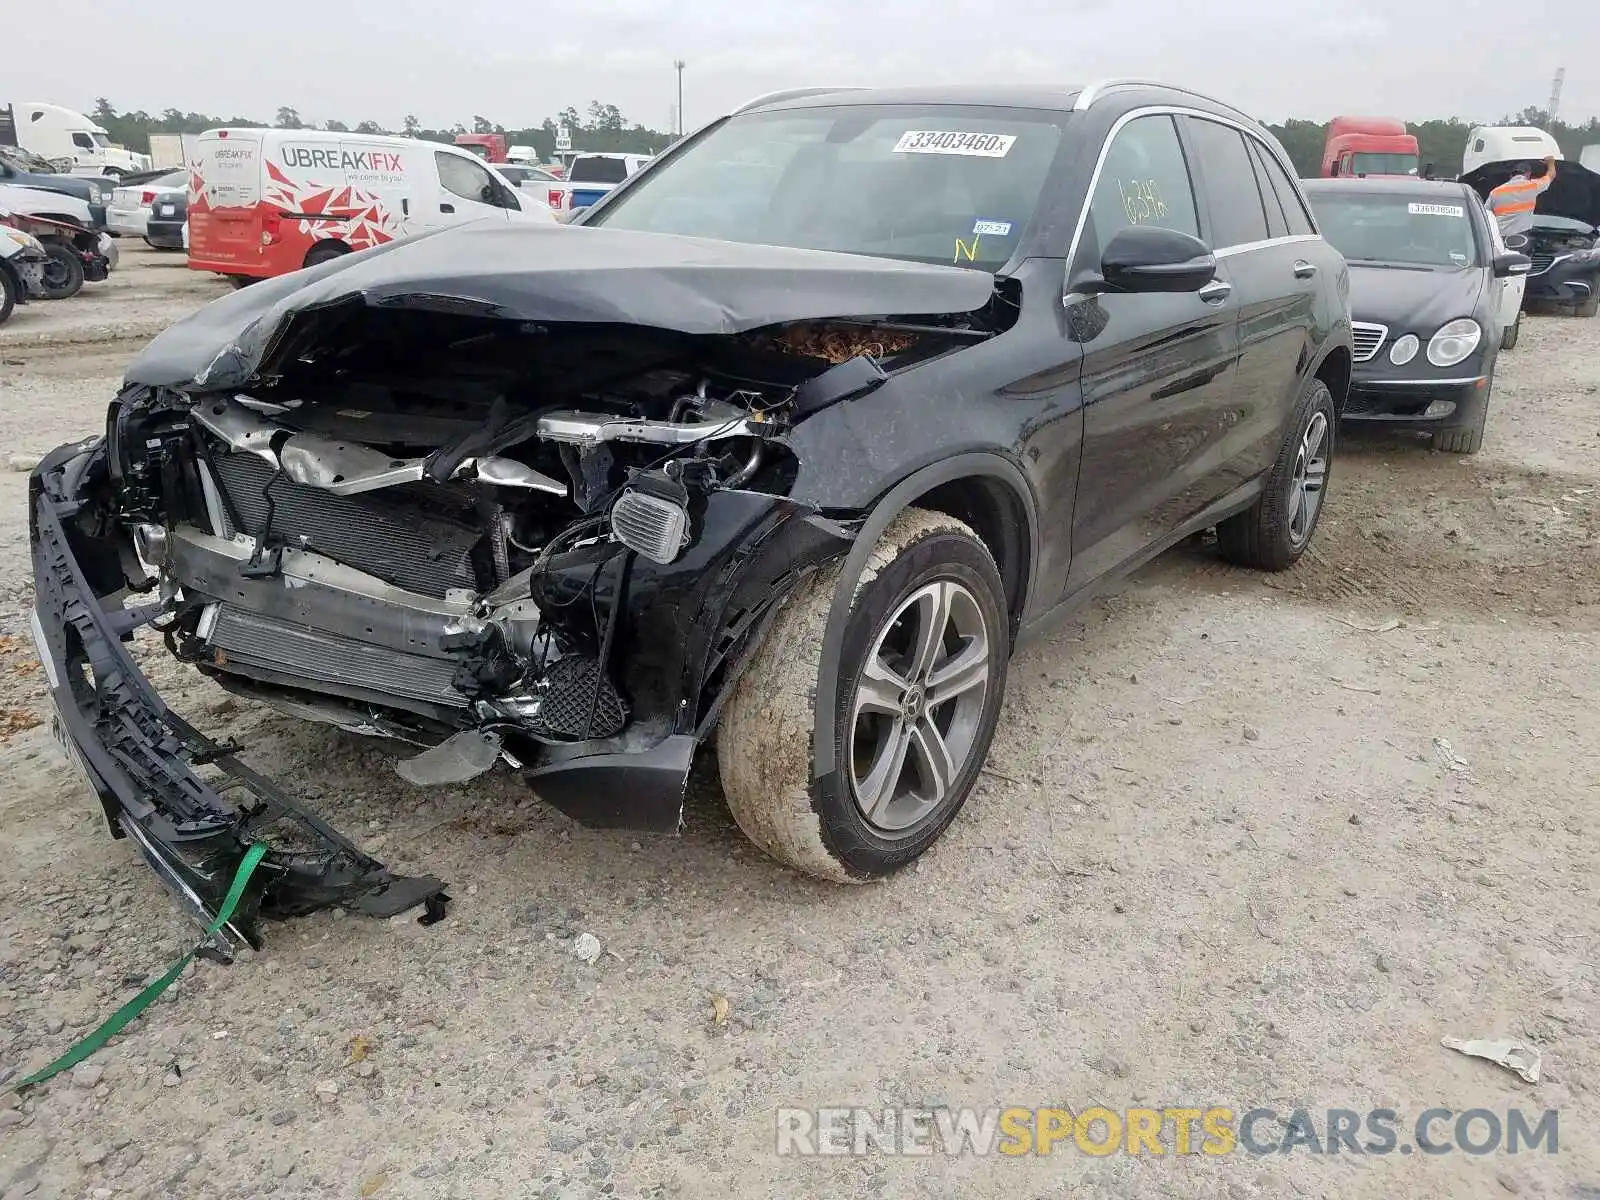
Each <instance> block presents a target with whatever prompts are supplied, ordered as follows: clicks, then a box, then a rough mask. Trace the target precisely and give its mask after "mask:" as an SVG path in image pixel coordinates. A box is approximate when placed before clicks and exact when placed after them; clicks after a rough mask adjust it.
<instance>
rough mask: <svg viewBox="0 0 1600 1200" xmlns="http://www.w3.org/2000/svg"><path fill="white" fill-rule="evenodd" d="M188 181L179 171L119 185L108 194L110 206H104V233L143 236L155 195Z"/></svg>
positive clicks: (184, 171) (185, 173) (185, 174)
mask: <svg viewBox="0 0 1600 1200" xmlns="http://www.w3.org/2000/svg"><path fill="white" fill-rule="evenodd" d="M188 182H189V172H188V171H186V170H184V169H182V168H178V169H176V170H171V171H162V172H160V173H159V174H156V175H152V176H145V177H141V178H139V179H135V180H133V181H131V182H128V181H125V182H123V183H122V184H121V185H120V186H119V187H117V188H116V190H115V191H113V192H112V193H111V203H110V204H108V205H107V206H106V230H107V232H109V233H113V234H116V235H118V236H119V237H144V236H145V226H146V225H147V224H148V223H149V221H150V206H151V205H152V204H154V203H155V199H156V196H157V195H158V194H159V193H161V192H165V191H170V190H171V189H173V188H184V187H187V186H188Z"/></svg>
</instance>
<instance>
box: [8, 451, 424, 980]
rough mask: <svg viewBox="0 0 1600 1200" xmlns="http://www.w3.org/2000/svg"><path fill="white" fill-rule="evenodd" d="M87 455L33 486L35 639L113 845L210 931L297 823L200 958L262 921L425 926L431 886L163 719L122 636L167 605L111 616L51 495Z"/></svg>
mask: <svg viewBox="0 0 1600 1200" xmlns="http://www.w3.org/2000/svg"><path fill="white" fill-rule="evenodd" d="M77 451H78V447H64V448H63V450H62V451H58V452H57V453H56V454H52V455H51V456H49V457H48V458H46V459H45V461H44V463H42V464H41V465H40V467H39V468H38V470H37V471H36V472H35V473H34V476H33V478H32V479H31V480H30V488H29V490H30V493H31V496H30V498H31V502H32V503H31V513H30V518H31V525H32V530H31V532H32V541H33V557H34V578H35V582H36V587H37V594H36V601H35V603H36V608H35V612H34V617H33V632H34V638H35V640H36V641H37V642H38V643H39V654H40V659H41V661H42V662H43V664H44V668H45V673H46V675H47V677H48V682H49V685H50V690H51V698H52V700H53V701H54V703H55V706H56V711H57V717H56V724H55V728H56V731H57V733H58V735H59V736H60V738H61V740H62V742H63V743H64V745H65V747H66V748H67V750H68V753H69V754H70V755H71V756H72V757H73V759H74V761H75V762H77V764H78V765H79V766H81V767H82V768H83V771H84V774H85V775H86V776H87V777H88V780H89V782H90V784H91V785H92V786H93V788H94V790H95V792H96V794H97V795H98V796H99V799H100V804H101V806H102V808H103V809H104V811H105V816H106V819H107V822H108V823H109V824H110V826H111V829H112V832H113V834H114V835H115V836H119V837H120V836H127V837H129V838H131V839H132V840H133V842H134V843H135V844H136V845H137V846H138V847H139V849H140V851H141V852H142V853H143V854H144V856H145V857H146V859H147V860H149V862H150V865H151V866H152V867H153V868H154V869H155V871H156V872H157V874H158V875H159V876H160V877H161V880H162V882H163V883H164V884H166V885H167V887H168V888H169V889H170V890H171V891H172V893H173V894H174V896H175V897H176V898H177V899H178V901H179V902H180V903H181V904H182V905H183V906H184V908H185V909H187V910H188V912H189V914H190V916H191V917H193V918H194V920H195V921H197V922H198V923H199V924H200V925H201V926H202V927H205V926H207V925H209V924H211V923H212V922H213V921H214V920H215V918H216V915H217V910H218V906H219V905H220V904H221V902H222V901H223V899H224V897H225V896H226V894H227V890H228V885H229V883H230V881H231V880H232V879H233V877H234V875H235V873H236V872H237V870H238V867H239V864H240V862H241V861H242V860H243V858H244V855H245V854H246V852H247V851H248V850H249V847H250V846H251V845H252V844H253V843H256V842H259V841H263V840H265V839H264V836H263V835H264V833H265V831H266V830H267V828H268V827H269V826H277V827H280V828H288V827H290V826H293V827H294V829H293V837H294V842H295V847H294V849H292V850H289V849H284V850H280V849H276V848H274V849H270V850H269V851H268V854H267V856H266V858H265V859H264V860H263V862H262V863H261V866H260V869H259V870H258V871H257V872H256V874H255V881H256V882H255V884H253V886H252V887H251V889H250V891H249V893H248V894H247V895H246V896H245V898H244V899H243V901H242V902H241V903H240V905H239V907H238V910H237V911H236V912H235V913H234V916H233V919H232V920H231V921H229V922H228V923H227V924H225V925H223V926H222V927H221V928H220V929H219V930H218V931H217V932H216V933H214V934H212V935H211V936H210V938H209V939H208V941H207V944H206V945H205V946H204V947H203V948H202V953H204V954H206V956H207V957H211V958H216V959H220V960H222V961H228V960H230V959H231V958H232V956H233V953H234V952H235V951H236V950H237V949H238V947H239V945H240V944H241V943H248V944H249V945H251V946H256V947H259V945H260V937H259V933H258V922H259V918H260V917H263V916H266V917H279V918H281V917H291V916H299V915H303V914H305V913H309V912H312V911H315V910H316V909H319V908H324V907H328V906H333V905H337V906H341V907H344V908H347V909H350V910H351V911H354V912H359V913H362V914H365V915H368V916H378V917H387V916H394V915H396V914H398V913H401V912H404V911H405V910H406V909H408V908H410V907H412V906H413V905H417V904H427V905H428V908H429V913H430V915H432V914H434V913H436V912H438V911H440V909H441V906H442V904H443V903H444V902H445V901H446V900H448V897H447V896H445V895H444V885H443V884H442V883H440V881H439V880H437V879H435V878H433V877H431V876H422V877H417V878H412V877H408V876H399V875H393V874H391V873H390V872H389V870H388V868H386V867H385V866H384V865H383V864H382V863H380V862H378V861H377V860H376V859H373V858H371V857H370V856H368V855H366V854H363V853H362V852H361V851H360V850H359V849H357V848H356V847H355V846H354V845H352V844H351V843H350V842H349V841H348V840H347V839H345V838H344V837H343V836H341V835H340V834H339V833H338V832H337V831H335V830H334V829H332V828H331V827H329V826H328V825H327V824H326V823H324V822H323V821H322V820H320V819H319V818H318V817H316V816H315V815H314V814H312V813H310V812H307V811H306V810H304V809H302V808H301V807H299V805H297V804H296V803H295V802H294V801H293V800H291V799H290V798H289V797H288V796H286V795H285V794H284V793H283V792H281V791H280V790H279V789H278V788H276V787H275V786H274V785H273V784H272V783H270V782H269V781H268V780H266V779H264V778H262V777H261V776H260V775H258V774H256V773H255V772H254V771H252V770H250V768H248V767H246V766H245V765H244V764H243V763H241V762H240V761H239V760H238V759H237V758H236V757H235V755H234V751H236V750H237V749H238V747H236V746H234V745H231V744H218V743H216V742H213V741H212V740H211V739H209V738H207V737H206V736H205V735H203V734H201V733H199V732H198V731H197V730H195V729H194V728H193V727H192V726H190V725H189V724H188V722H186V721H184V720H183V719H182V718H181V717H179V716H178V715H177V714H175V713H172V712H170V711H168V709H167V707H166V705H165V704H164V703H162V701H161V698H160V697H159V696H157V695H156V693H155V691H154V689H152V688H151V686H150V684H149V682H148V681H146V680H145V678H144V677H143V676H142V675H141V674H140V673H139V669H138V667H137V666H135V664H134V662H133V659H132V657H131V656H130V655H129V654H128V652H127V650H126V649H124V647H123V645H122V637H123V635H125V634H128V633H131V632H132V631H133V630H134V629H136V628H138V627H139V626H140V625H143V624H146V623H148V622H149V620H150V619H151V618H152V617H154V616H156V615H158V613H159V607H158V606H152V607H150V608H145V609H142V610H140V609H121V608H115V609H111V610H109V611H108V610H105V609H103V608H102V607H101V606H100V602H99V599H98V597H96V595H95V594H94V591H93V590H92V589H91V587H90V586H89V584H88V582H87V580H86V578H85V575H84V572H83V569H82V568H81V567H80V565H79V563H78V561H77V559H76V557H75V555H74V552H73V548H72V544H71V542H70V540H69V538H68V535H67V531H66V528H65V527H64V525H63V524H62V519H61V518H62V516H64V515H71V513H72V512H74V511H75V510H76V507H77V501H76V500H74V499H72V498H70V497H65V496H59V495H52V494H51V490H50V487H49V484H50V479H49V476H51V475H55V476H56V477H57V478H58V479H59V476H60V473H61V472H60V469H61V467H62V465H63V463H64V462H65V461H66V460H67V459H68V458H70V457H72V456H73V454H74V453H75V452H77ZM202 765H209V766H211V767H214V768H215V769H216V771H217V772H219V773H220V774H221V775H222V776H223V777H224V778H225V779H226V780H227V783H228V785H229V786H230V788H236V789H238V791H239V792H240V793H242V794H243V795H245V796H247V797H248V800H245V801H243V802H241V803H238V804H230V803H228V802H226V801H224V800H223V799H222V797H221V796H220V795H219V794H218V792H217V790H216V789H215V788H214V787H213V786H212V785H211V784H210V783H208V782H207V781H206V780H203V779H202V778H201V777H200V776H199V775H197V774H196V773H195V771H194V769H193V768H195V767H198V766H202Z"/></svg>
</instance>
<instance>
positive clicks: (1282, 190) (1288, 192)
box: [1251, 139, 1316, 237]
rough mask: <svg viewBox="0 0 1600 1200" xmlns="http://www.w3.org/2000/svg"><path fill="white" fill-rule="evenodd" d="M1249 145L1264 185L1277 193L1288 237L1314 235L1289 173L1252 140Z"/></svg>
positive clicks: (1267, 151)
mask: <svg viewBox="0 0 1600 1200" xmlns="http://www.w3.org/2000/svg"><path fill="white" fill-rule="evenodd" d="M1251 145H1252V146H1254V147H1255V150H1256V154H1257V163H1258V165H1259V166H1260V167H1261V169H1262V171H1263V172H1264V178H1265V181H1266V185H1267V186H1268V187H1270V188H1271V189H1272V191H1273V192H1275V193H1277V197H1278V204H1279V206H1280V207H1281V208H1282V209H1283V218H1284V220H1285V221H1286V222H1288V226H1289V235H1290V236H1291V237H1297V236H1303V235H1305V234H1310V233H1315V232H1316V229H1315V228H1314V227H1313V226H1312V224H1311V217H1310V214H1308V213H1307V212H1306V206H1305V201H1303V200H1302V199H1301V198H1300V189H1299V188H1297V187H1295V185H1294V180H1292V179H1290V178H1289V173H1288V172H1287V171H1285V170H1284V169H1283V166H1282V164H1280V163H1279V162H1278V159H1277V156H1276V155H1274V154H1273V153H1272V152H1271V151H1270V150H1268V149H1267V148H1266V147H1265V146H1263V145H1261V143H1259V142H1257V141H1254V140H1253V139H1252V141H1251Z"/></svg>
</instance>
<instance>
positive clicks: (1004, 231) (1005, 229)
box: [972, 220, 1011, 237]
mask: <svg viewBox="0 0 1600 1200" xmlns="http://www.w3.org/2000/svg"><path fill="white" fill-rule="evenodd" d="M972 232H973V233H977V234H984V233H987V234H989V235H991V236H992V237H1010V236H1011V222H1010V221H983V220H978V221H974V222H973V223H972Z"/></svg>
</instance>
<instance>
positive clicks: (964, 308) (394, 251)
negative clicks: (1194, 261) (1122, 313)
mask: <svg viewBox="0 0 1600 1200" xmlns="http://www.w3.org/2000/svg"><path fill="white" fill-rule="evenodd" d="M993 293H994V277H993V276H992V275H989V274H988V273H986V272H984V271H973V270H967V269H964V268H961V267H951V266H943V265H931V264H926V263H913V262H904V261H900V260H897V259H886V258H872V257H869V256H866V255H860V254H839V253H834V252H831V251H824V250H795V249H789V248H787V247H781V246H762V245H753V244H747V243H743V242H722V241H714V240H712V239H709V238H691V237H679V236H675V235H669V234H659V233H635V232H632V231H625V230H613V229H605V228H596V229H586V228H583V227H581V226H580V227H570V226H566V225H548V226H547V225H521V224H518V225H512V226H508V225H506V224H505V223H504V222H496V221H485V222H475V223H473V224H470V225H460V226H456V227H454V228H450V229H443V230H437V231H434V232H431V233H423V234H419V235H417V236H415V237H410V238H406V239H404V240H403V241H398V242H391V243H389V244H388V245H385V246H380V247H378V248H376V249H374V250H367V251H363V252H362V253H360V254H350V255H345V256H342V257H340V258H338V259H335V260H334V261H332V262H329V263H324V264H323V265H321V266H318V267H312V268H310V269H309V270H305V271H295V272H292V273H290V274H288V275H281V276H279V277H278V278H276V279H269V280H265V281H263V282H261V283H258V284H255V285H254V286H252V287H248V288H245V289H243V290H241V291H238V292H235V293H233V294H232V295H231V296H224V297H223V298H221V299H219V300H215V301H213V302H212V303H210V304H208V305H206V306H205V307H204V308H202V309H200V310H199V311H198V312H196V313H195V314H194V315H193V316H190V317H187V318H185V319H184V320H182V321H179V322H178V323H177V324H176V325H173V326H172V327H171V328H169V329H168V330H167V331H166V332H165V333H162V334H161V335H160V336H159V337H157V338H156V339H155V341H153V342H151V343H150V345H149V346H148V347H146V348H145V350H144V352H143V353H142V354H140V355H139V356H138V357H137V358H136V359H134V361H133V364H132V366H130V367H129V369H128V374H127V381H128V382H129V383H142V384H148V385H151V386H162V387H183V386H185V385H188V384H191V383H200V384H202V385H203V386H205V387H208V388H226V387H236V386H238V385H241V384H243V383H244V382H245V381H246V380H247V379H249V378H251V377H252V376H253V375H254V374H255V373H256V372H257V370H258V369H262V368H263V366H264V363H266V362H267V360H269V359H270V358H271V357H272V354H273V351H274V350H275V349H276V348H277V347H280V346H291V345H292V346H296V347H298V344H299V343H298V339H297V338H293V337H286V336H284V334H285V331H286V330H288V329H289V327H290V326H291V324H294V325H298V324H300V322H296V321H295V318H296V317H297V316H299V315H300V314H306V318H307V319H309V318H310V317H311V314H313V313H316V312H317V311H318V310H327V311H326V314H325V315H327V316H330V317H332V318H334V319H335V320H337V319H339V316H340V314H339V310H340V309H359V308H361V307H363V306H368V305H370V306H376V307H386V306H401V307H417V308H432V309H438V308H446V309H448V310H450V311H466V312H474V313H478V314H481V315H483V316H489V317H501V318H504V319H508V320H517V321H563V322H569V321H570V322H593V323H603V324H621V325H642V326H652V327H655V328H658V329H670V330H676V331H677V332H680V333H689V334H730V333H742V332H745V331H747V330H751V329H759V328H762V327H763V326H767V325H775V324H779V323H781V322H787V321H801V320H817V319H821V318H824V317H851V316H881V315H903V316H911V315H927V314H935V313H962V312H973V311H975V310H977V309H980V308H982V307H983V306H984V305H985V304H987V303H988V302H989V299H990V298H991V296H992V295H993ZM268 373H270V371H269V372H268Z"/></svg>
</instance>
